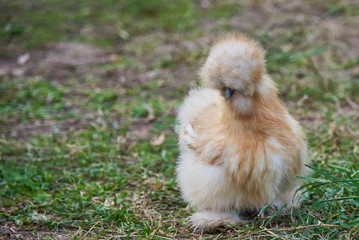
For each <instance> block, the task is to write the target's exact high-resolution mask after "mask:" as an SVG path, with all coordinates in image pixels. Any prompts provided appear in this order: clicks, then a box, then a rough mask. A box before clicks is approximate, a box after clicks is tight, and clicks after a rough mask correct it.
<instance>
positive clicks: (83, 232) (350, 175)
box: [0, 0, 359, 239]
mask: <svg viewBox="0 0 359 240" xmlns="http://www.w3.org/2000/svg"><path fill="white" fill-rule="evenodd" d="M0 13H1V14H0V239H122V238H125V239H126V238H127V239H247V238H248V239H355V238H359V28H358V26H359V4H358V3H357V1H355V0H342V1H340V0H338V1H334V0H329V1H324V0H319V1H284V0H276V1H274V0H273V1H272V0H269V1H255V0H247V1H238V2H237V1H230V0H226V1H219V0H218V1H207V0H202V1H190V0H178V1H165V0H156V1H141V0H121V1H117V0H102V1H85V0H77V1H61V0H47V1H44V0H39V1H21V0H5V1H2V2H1V3H0ZM233 31H237V32H244V33H247V34H249V35H250V36H252V37H254V38H256V39H258V40H259V41H260V42H261V43H262V45H263V46H264V48H265V49H266V50H267V68H268V72H269V74H271V76H272V77H273V79H274V80H275V82H276V83H277V84H278V87H279V89H280V98H281V100H282V102H283V103H284V104H285V106H286V107H288V109H289V111H290V113H291V114H292V115H293V116H294V117H295V118H296V119H298V120H299V121H300V122H301V124H302V126H303V127H304V130H305V132H306V134H307V137H308V142H309V154H310V159H311V164H310V166H308V167H310V168H311V169H312V174H311V175H310V176H308V177H306V181H305V185H304V186H303V192H304V193H303V194H302V198H303V207H302V208H301V210H300V212H299V213H295V214H294V213H293V214H285V213H280V212H277V213H275V214H274V215H271V216H267V217H261V216H256V217H255V218H254V220H253V222H251V223H249V224H248V225H246V226H230V225H228V226H224V227H220V228H218V229H216V230H211V231H210V230H205V231H195V230H194V229H193V228H191V225H190V224H189V223H188V222H187V221H186V218H187V217H188V216H190V215H191V213H192V212H193V209H191V208H190V207H189V206H187V204H186V203H185V202H184V201H183V200H182V198H181V196H180V193H179V190H178V187H177V186H176V180H175V165H176V158H177V156H178V148H177V135H176V133H175V131H174V126H175V124H176V111H177V108H178V106H179V105H180V103H181V102H182V100H183V98H184V97H185V96H186V93H187V92H188V90H189V89H190V88H192V87H194V86H196V85H198V84H199V79H198V70H199V68H200V67H201V65H202V64H203V62H204V60H205V57H206V55H207V54H208V50H209V47H210V44H211V42H212V41H213V40H215V39H216V37H217V36H219V35H221V34H224V33H227V32H233Z"/></svg>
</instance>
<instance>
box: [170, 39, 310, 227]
mask: <svg viewBox="0 0 359 240" xmlns="http://www.w3.org/2000/svg"><path fill="white" fill-rule="evenodd" d="M201 78H202V82H203V85H204V87H202V88H198V89H194V90H192V91H191V92H190V93H189V96H188V97H187V98H186V99H185V100H184V103H183V104H182V106H181V107H180V110H179V114H178V120H179V126H178V127H179V128H178V131H179V146H180V150H181V155H180V157H179V160H178V166H177V181H178V184H179V186H180V189H181V191H182V195H183V197H184V199H185V200H186V201H187V202H188V203H189V204H190V205H191V206H193V207H195V208H196V210H197V212H196V213H195V214H194V215H193V216H192V217H191V221H192V223H193V224H194V225H195V226H197V227H211V226H216V225H219V224H222V223H223V222H230V223H232V224H236V223H239V222H240V221H241V217H240V215H239V213H240V212H241V211H243V210H258V209H260V208H262V207H263V206H265V205H267V204H276V205H283V204H287V206H288V207H289V206H295V207H296V206H298V202H297V201H296V197H295V196H296V195H295V192H296V190H297V188H298V186H299V184H300V181H299V180H298V179H297V178H296V175H304V174H306V168H305V166H304V164H305V163H306V162H307V147H306V138H305V135H304V133H303V131H302V128H301V127H300V125H299V124H298V122H297V121H296V120H294V119H293V118H292V117H291V116H290V114H289V113H288V111H287V110H286V109H285V108H284V107H283V106H282V105H281V103H280V102H279V99H278V96H277V89H276V86H275V84H274V82H273V81H272V79H271V78H270V77H269V76H268V75H266V70H265V60H264V51H263V50H262V49H261V47H259V45H258V44H257V43H256V42H254V41H253V40H251V39H249V38H247V37H245V36H243V35H239V34H234V35H229V36H226V37H223V38H221V39H220V40H218V41H217V42H216V43H215V45H214V46H213V47H212V48H211V51H210V54H209V56H208V58H207V60H206V62H205V64H204V66H203V68H202V70H201Z"/></svg>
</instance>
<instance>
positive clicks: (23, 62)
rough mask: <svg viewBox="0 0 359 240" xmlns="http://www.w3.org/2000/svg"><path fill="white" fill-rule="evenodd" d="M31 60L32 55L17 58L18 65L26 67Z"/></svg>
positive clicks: (26, 54) (27, 54)
mask: <svg viewBox="0 0 359 240" xmlns="http://www.w3.org/2000/svg"><path fill="white" fill-rule="evenodd" d="M29 59H30V54H29V53H25V54H23V55H21V56H19V57H18V58H17V63H18V64H20V65H24V64H25V63H26V62H27V61H29Z"/></svg>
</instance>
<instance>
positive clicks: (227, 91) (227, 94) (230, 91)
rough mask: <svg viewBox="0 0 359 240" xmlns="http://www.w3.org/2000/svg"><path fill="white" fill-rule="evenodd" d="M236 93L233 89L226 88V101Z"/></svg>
mask: <svg viewBox="0 0 359 240" xmlns="http://www.w3.org/2000/svg"><path fill="white" fill-rule="evenodd" d="M233 93H234V90H233V89H230V88H226V99H228V98H229V97H230V96H231V95H232V94H233Z"/></svg>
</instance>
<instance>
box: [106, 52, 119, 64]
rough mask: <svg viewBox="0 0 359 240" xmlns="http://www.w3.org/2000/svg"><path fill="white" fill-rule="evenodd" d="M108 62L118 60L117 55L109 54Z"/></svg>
mask: <svg viewBox="0 0 359 240" xmlns="http://www.w3.org/2000/svg"><path fill="white" fill-rule="evenodd" d="M108 60H109V61H110V62H116V61H117V60H118V55H117V54H114V53H113V54H110V55H109V56H108Z"/></svg>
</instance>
